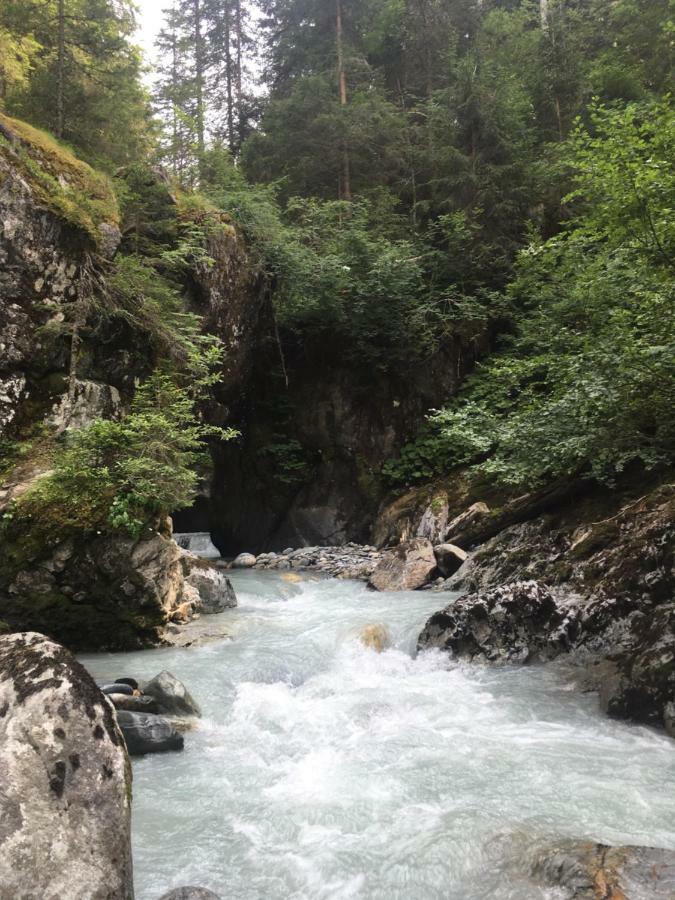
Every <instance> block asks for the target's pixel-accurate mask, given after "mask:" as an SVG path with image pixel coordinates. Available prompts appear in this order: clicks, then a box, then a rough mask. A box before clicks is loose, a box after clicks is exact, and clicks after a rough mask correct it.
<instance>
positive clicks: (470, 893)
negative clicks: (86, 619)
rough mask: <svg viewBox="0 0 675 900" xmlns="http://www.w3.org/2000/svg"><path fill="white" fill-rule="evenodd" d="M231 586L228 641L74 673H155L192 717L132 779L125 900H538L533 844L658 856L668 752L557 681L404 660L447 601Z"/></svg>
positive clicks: (670, 843) (100, 660)
mask: <svg viewBox="0 0 675 900" xmlns="http://www.w3.org/2000/svg"><path fill="white" fill-rule="evenodd" d="M232 580H233V583H234V586H235V590H236V592H237V595H238V598H239V608H238V609H236V610H231V611H228V612H227V613H224V614H222V616H220V617H218V619H219V620H222V621H224V622H227V623H228V624H229V625H230V626H231V631H232V640H225V641H220V642H218V643H214V644H209V645H206V646H203V647H200V648H188V649H164V650H154V651H145V652H142V653H130V654H116V655H96V656H87V657H84V658H83V662H84V663H85V665H87V667H88V668H89V669H90V670H91V671H92V672H93V673H94V675H95V676H96V677H100V678H103V679H109V678H115V677H121V676H123V675H126V676H134V677H137V678H139V679H144V678H150V677H152V676H153V675H155V674H157V673H158V672H159V671H161V670H162V669H168V670H169V671H171V672H173V674H174V675H176V676H177V677H178V678H180V679H181V680H182V681H183V682H184V683H185V685H186V686H187V687H188V689H189V690H190V692H191V693H192V694H193V695H194V696H195V698H196V699H197V700H198V701H199V703H200V704H201V706H202V709H203V712H204V718H203V719H202V720H201V721H200V723H199V727H198V729H197V730H195V731H193V732H190V733H188V734H187V735H186V747H185V751H184V752H183V753H182V754H165V755H158V756H151V757H146V758H144V759H140V760H137V761H135V762H134V767H133V768H134V801H133V841H134V868H135V883H136V892H137V894H136V895H137V898H138V900H157V898H158V897H159V896H161V894H162V893H163V892H164V891H167V890H168V889H170V888H171V887H175V886H178V885H185V884H197V885H201V886H203V887H209V888H211V889H212V890H213V891H215V892H216V893H219V894H220V895H221V896H222V897H223V898H226V900H348V898H349V900H351V898H359V900H441V898H443V900H488V898H499V900H544V898H547V900H554V898H559V897H560V898H562V897H564V896H566V895H565V894H563V893H561V892H556V890H551V889H549V890H545V889H543V888H538V887H537V886H535V885H534V884H533V883H532V882H531V881H530V880H529V878H528V877H527V869H528V864H527V859H528V858H529V856H530V855H531V854H532V852H533V848H535V847H536V846H538V845H539V844H542V845H545V844H546V843H547V842H548V841H549V840H555V839H556V838H559V837H561V836H566V837H570V838H583V839H586V838H588V839H593V840H599V841H604V842H607V843H611V844H624V843H633V844H644V845H650V846H657V847H664V848H671V849H675V804H674V803H673V795H672V785H673V783H674V781H675V753H674V752H673V746H674V745H673V742H672V740H671V739H669V738H666V737H665V736H662V735H660V734H658V733H657V732H654V731H651V730H649V729H646V728H641V727H637V726H631V725H627V724H623V723H619V722H613V721H611V720H609V719H607V718H605V717H603V716H601V715H600V713H599V712H598V708H597V697H595V696H594V695H593V694H589V695H583V694H579V693H578V691H577V690H576V689H573V685H572V683H571V676H570V675H569V673H566V670H565V669H564V668H563V667H561V666H548V667H538V666H534V667H529V668H501V669H493V668H488V667H483V666H468V665H457V664H455V663H453V662H452V661H451V660H449V659H448V657H446V656H445V655H443V654H440V653H438V652H435V651H434V652H427V653H423V654H420V655H418V656H417V657H415V653H414V651H415V643H416V638H417V635H418V634H419V632H420V630H421V627H422V626H423V624H424V622H425V621H426V619H427V618H428V616H429V615H430V614H431V613H432V612H435V611H436V610H437V609H438V608H439V607H440V606H442V605H443V603H444V602H447V600H448V595H446V594H441V595H439V594H433V593H428V592H417V593H403V594H385V593H383V594H377V593H373V592H370V591H368V590H367V589H366V587H365V586H364V585H361V584H357V583H354V582H344V581H335V580H315V579H313V578H311V577H308V576H304V577H303V580H302V582H300V583H298V584H293V583H289V582H287V581H284V580H283V577H282V576H281V575H280V574H278V573H267V572H260V573H258V572H246V573H241V574H239V573H234V575H233V578H232ZM371 623H382V624H384V625H386V626H387V627H388V629H389V632H390V634H391V638H392V646H391V648H390V649H388V650H387V651H386V652H384V653H382V654H377V653H375V652H374V651H373V650H369V649H366V648H365V647H364V646H363V645H362V644H361V643H360V642H359V640H358V637H357V636H358V633H359V630H360V629H361V628H362V627H363V626H364V625H367V624H371Z"/></svg>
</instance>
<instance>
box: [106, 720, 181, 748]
mask: <svg viewBox="0 0 675 900" xmlns="http://www.w3.org/2000/svg"><path fill="white" fill-rule="evenodd" d="M117 722H118V724H119V726H120V728H121V729H122V734H123V735H124V740H125V742H126V745H127V750H128V751H129V755H130V756H145V755H146V754H148V753H165V752H166V751H168V750H182V749H183V744H184V741H183V735H182V734H179V732H178V731H176V729H175V728H174V727H173V725H172V724H171V722H169V721H168V720H167V719H164V718H162V716H152V715H148V714H147V713H136V712H127V711H126V710H119V711H118V713H117Z"/></svg>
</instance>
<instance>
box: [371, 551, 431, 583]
mask: <svg viewBox="0 0 675 900" xmlns="http://www.w3.org/2000/svg"><path fill="white" fill-rule="evenodd" d="M435 571H436V557H435V556H434V548H433V547H432V545H431V544H430V542H429V541H427V540H424V539H422V538H416V539H415V540H412V541H408V542H407V543H405V544H401V545H400V546H398V547H396V549H395V550H392V551H390V552H388V553H385V554H384V555H383V557H382V559H381V561H380V562H379V564H378V565H377V567H376V568H375V571H374V572H373V574H372V575H371V576H370V581H369V584H370V586H371V587H373V588H375V589H376V590H378V591H415V590H417V589H418V588H421V587H422V585H424V584H426V583H427V581H429V579H430V578H431V577H432V575H433V574H434V572H435Z"/></svg>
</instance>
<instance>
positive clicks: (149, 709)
mask: <svg viewBox="0 0 675 900" xmlns="http://www.w3.org/2000/svg"><path fill="white" fill-rule="evenodd" d="M107 697H108V700H110V702H111V703H112V705H113V706H114V707H115V709H123V710H126V711H127V712H134V713H150V714H152V715H154V714H156V713H158V712H159V703H158V702H157V701H156V700H155V698H154V697H130V696H128V695H127V694H108V695H107Z"/></svg>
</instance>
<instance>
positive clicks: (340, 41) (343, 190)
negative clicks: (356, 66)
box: [335, 0, 352, 200]
mask: <svg viewBox="0 0 675 900" xmlns="http://www.w3.org/2000/svg"><path fill="white" fill-rule="evenodd" d="M335 34H336V42H337V59H338V85H339V89H340V106H342V107H344V106H346V105H347V73H346V71H345V57H344V33H343V28H342V0H337V4H336V17H335ZM340 199H341V200H351V199H352V179H351V166H350V160H349V148H348V147H347V142H346V141H345V140H344V139H343V143H342V178H341V182H340Z"/></svg>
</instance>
